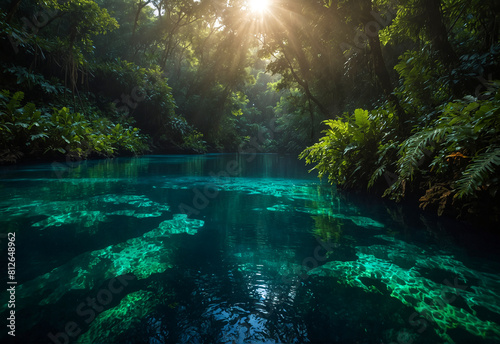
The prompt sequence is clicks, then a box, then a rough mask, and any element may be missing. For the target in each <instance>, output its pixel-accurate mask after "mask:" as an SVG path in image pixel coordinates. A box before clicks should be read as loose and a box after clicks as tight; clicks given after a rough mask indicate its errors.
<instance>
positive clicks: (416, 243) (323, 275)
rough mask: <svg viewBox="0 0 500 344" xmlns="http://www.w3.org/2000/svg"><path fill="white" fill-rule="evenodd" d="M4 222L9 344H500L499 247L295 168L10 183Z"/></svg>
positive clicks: (177, 161) (283, 161)
mask: <svg viewBox="0 0 500 344" xmlns="http://www.w3.org/2000/svg"><path fill="white" fill-rule="evenodd" d="M0 215H1V216H0V228H1V233H0V256H1V260H2V264H3V266H4V267H5V268H4V270H3V271H4V273H3V274H2V278H1V283H2V284H3V286H4V292H3V293H2V297H3V300H4V302H3V303H2V318H3V319H4V320H3V321H4V325H3V331H2V332H1V333H0V342H2V343H4V342H6V343H7V342H18V343H66V344H68V343H131V344H132V343H148V344H157V343H158V344H159V343H229V344H232V343H377V344H380V343H386V344H389V343H397V344H411V343H500V269H499V268H500V260H499V252H498V249H497V248H498V240H497V238H496V237H495V236H485V235H483V234H481V233H482V231H481V229H480V228H474V227H470V226H466V225H464V224H462V223H460V222H457V221H454V220H450V219H445V218H438V217H436V216H433V215H432V214H429V213H425V212H422V211H420V210H419V209H416V208H415V207H407V206H405V205H401V204H394V203H392V202H389V201H386V200H380V199H377V198H373V197H370V196H368V195H364V194H352V193H351V194H350V193H345V192H337V191H336V190H335V188H332V187H331V186H329V185H326V184H324V183H321V181H319V180H318V179H317V178H316V177H315V175H314V174H308V173H307V168H306V167H304V166H303V162H301V161H297V159H296V157H294V156H278V155H272V154H269V155H266V154H262V155H231V154H227V155H223V154H214V155H205V156H145V157H139V158H123V159H114V160H99V161H86V162H80V163H73V162H67V163H65V162H59V163H52V164H34V165H19V166H11V167H5V168H2V169H0ZM8 233H15V234H14V235H13V234H8ZM14 236H15V237H14ZM14 238H15V240H14ZM13 247H15V251H13ZM9 259H10V261H11V262H15V266H14V265H10V266H9V265H8V263H9ZM12 286H14V288H13V290H15V292H12V293H11V292H9V291H8V290H7V289H8V288H12ZM11 290H12V289H11ZM12 295H13V296H12ZM9 300H10V301H12V302H10V303H9V302H8V301H9ZM12 305H15V308H14V307H13V306H12ZM9 307H10V308H9ZM11 310H15V313H14V318H15V320H14V323H15V337H13V336H11V335H9V331H12V327H11V328H9V327H7V326H6V325H9V324H10V323H11V320H9V319H7V318H8V317H10V313H9V312H10V311H11Z"/></svg>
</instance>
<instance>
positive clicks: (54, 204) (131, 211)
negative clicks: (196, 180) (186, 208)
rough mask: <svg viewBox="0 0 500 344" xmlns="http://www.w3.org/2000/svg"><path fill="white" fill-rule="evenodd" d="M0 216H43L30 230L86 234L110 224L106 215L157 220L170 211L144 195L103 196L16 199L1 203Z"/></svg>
mask: <svg viewBox="0 0 500 344" xmlns="http://www.w3.org/2000/svg"><path fill="white" fill-rule="evenodd" d="M0 205H3V206H4V207H2V208H1V209H0V214H2V215H4V216H6V217H24V218H26V217H34V216H46V217H47V218H46V219H44V220H40V221H37V222H35V223H33V224H32V225H31V226H32V227H37V228H39V229H40V230H45V229H48V228H53V227H60V226H62V225H75V226H76V228H77V231H81V230H85V231H87V232H88V231H89V228H92V227H97V226H98V224H99V223H100V222H106V221H109V216H112V215H114V216H130V217H135V218H139V219H141V218H148V217H160V216H162V214H163V213H164V212H167V211H169V210H170V207H169V206H168V205H166V204H161V203H158V202H155V201H152V200H151V199H149V198H148V197H146V196H143V195H117V194H106V195H102V196H95V197H92V198H89V199H85V200H81V199H74V200H67V201H54V200H39V199H33V198H23V197H17V198H14V199H13V200H10V201H3V202H1V204H0Z"/></svg>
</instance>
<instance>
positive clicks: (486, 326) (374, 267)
mask: <svg viewBox="0 0 500 344" xmlns="http://www.w3.org/2000/svg"><path fill="white" fill-rule="evenodd" d="M379 237H380V238H381V239H387V240H388V241H392V242H394V244H395V245H394V246H389V245H387V246H382V245H373V246H368V247H356V249H357V250H358V252H357V253H356V255H357V256H358V259H357V260H355V261H331V262H328V263H326V264H324V265H322V266H321V267H318V268H316V269H313V270H311V271H309V274H310V275H316V276H330V277H334V278H336V279H338V280H339V281H341V282H342V283H345V284H347V285H349V286H352V287H357V288H361V289H363V290H365V291H367V292H374V291H377V289H376V288H374V287H373V286H367V285H366V284H365V282H364V280H365V281H366V279H371V280H379V281H380V282H382V283H383V284H384V285H385V286H386V288H387V290H388V291H390V293H391V294H390V295H391V297H394V298H396V299H398V300H399V301H401V302H402V303H403V304H404V305H406V306H409V307H413V308H414V309H415V311H416V312H418V313H419V315H420V316H421V317H425V318H426V319H427V320H429V321H432V322H434V323H435V324H436V325H437V329H436V333H437V334H438V335H439V336H440V337H441V338H443V339H444V340H446V341H448V342H450V343H453V342H454V341H453V338H451V337H450V335H449V334H448V333H447V331H448V330H449V329H453V328H457V327H461V328H463V329H465V330H466V331H468V332H470V333H471V334H473V335H475V336H478V337H482V338H486V339H496V340H499V339H500V326H499V325H498V324H496V323H494V322H492V321H486V320H481V319H479V318H478V317H477V316H476V315H475V310H474V308H475V307H485V308H487V309H489V310H491V311H492V312H495V313H498V314H500V308H499V307H498V305H499V304H500V296H499V295H498V294H497V293H496V292H494V291H492V290H491V289H489V287H491V286H492V285H493V284H496V286H497V287H498V282H499V281H498V279H497V277H494V276H493V275H489V274H484V273H481V272H478V271H475V270H472V269H469V268H466V267H465V266H464V265H463V264H462V263H461V262H458V261H456V260H454V259H453V257H452V256H441V255H428V254H427V253H426V252H424V251H423V250H421V249H419V248H417V247H416V246H414V245H409V244H405V243H404V242H402V241H399V240H395V239H393V238H389V237H386V236H379ZM405 248H406V250H405ZM405 252H406V253H407V254H406V257H404V259H403V262H404V263H405V265H413V266H412V267H411V268H402V267H400V266H398V265H397V264H395V263H394V262H393V260H397V257H399V256H400V255H401V254H403V255H404V253H405ZM423 267H425V268H431V269H433V268H439V269H441V270H445V271H448V272H452V273H453V274H455V276H458V277H459V278H460V279H463V281H467V279H468V278H469V279H471V278H475V279H477V280H479V281H481V283H482V284H484V285H482V286H481V285H479V286H471V287H467V285H466V284H465V285H464V286H461V285H459V284H457V280H454V281H448V280H444V281H443V283H444V284H440V283H436V282H434V281H432V280H430V279H428V278H425V277H423V276H422V275H421V273H420V272H419V268H423ZM461 284H463V282H462V283H461ZM496 290H499V289H498V288H497V289H496ZM456 297H462V298H463V299H464V300H465V302H466V303H467V305H468V306H469V308H470V310H465V309H463V308H460V307H458V306H457V305H455V304H454V302H453V301H454V300H455V299H456Z"/></svg>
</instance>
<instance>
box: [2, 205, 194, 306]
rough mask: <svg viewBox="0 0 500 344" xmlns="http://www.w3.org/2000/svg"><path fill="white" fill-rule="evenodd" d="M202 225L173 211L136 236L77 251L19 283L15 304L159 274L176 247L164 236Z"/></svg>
mask: <svg viewBox="0 0 500 344" xmlns="http://www.w3.org/2000/svg"><path fill="white" fill-rule="evenodd" d="M203 225H204V222H203V221H202V220H197V219H189V218H188V217H187V216H186V215H184V214H177V215H174V218H173V219H171V220H167V221H164V222H162V223H161V224H160V225H159V226H158V228H155V229H153V230H152V231H150V232H146V233H145V234H143V235H142V236H140V237H137V238H132V239H129V240H127V241H125V242H121V243H118V244H116V245H111V246H108V247H106V248H103V249H100V250H96V251H91V252H86V253H84V254H81V255H79V256H77V257H75V258H73V259H72V260H70V261H69V262H68V263H66V264H64V265H62V266H60V267H57V268H55V269H53V270H52V271H50V272H48V273H46V274H44V275H41V276H39V277H37V278H35V279H33V280H31V281H28V282H26V283H23V284H22V285H20V286H19V287H18V289H17V293H16V296H17V301H18V303H17V307H18V308H22V307H23V304H24V302H23V299H30V298H33V295H36V299H37V300H38V304H39V305H47V304H53V303H55V302H57V301H58V300H60V299H61V298H62V297H63V296H64V295H65V294H66V293H68V292H69V291H70V290H83V289H87V290H90V289H92V288H94V287H96V286H97V285H98V284H99V283H101V282H102V281H105V280H108V279H111V278H113V277H116V276H120V275H124V274H133V275H134V276H136V277H137V278H138V279H145V278H148V277H149V276H151V275H152V274H156V273H162V272H164V271H166V270H167V269H169V268H171V267H172V263H171V261H170V257H171V256H172V254H173V252H174V251H175V250H176V247H173V245H172V244H170V242H169V241H168V237H169V236H171V235H176V234H181V233H187V234H191V235H193V234H195V233H196V232H197V231H198V229H200V228H201V227H202V226H203ZM4 308H5V306H4Z"/></svg>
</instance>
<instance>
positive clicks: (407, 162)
mask: <svg viewBox="0 0 500 344" xmlns="http://www.w3.org/2000/svg"><path fill="white" fill-rule="evenodd" d="M452 129H453V127H442V128H435V129H433V130H425V131H421V132H419V133H417V134H415V135H413V136H411V137H409V138H408V139H407V140H406V141H405V142H404V143H403V145H402V147H401V149H400V154H401V156H402V157H401V159H399V162H398V163H399V175H400V177H401V178H403V179H408V178H409V179H412V178H413V175H414V173H415V171H416V170H417V169H418V168H419V161H420V160H421V159H422V158H423V157H424V155H426V154H428V152H427V150H426V147H427V146H429V144H430V143H431V142H439V141H440V139H441V138H442V137H443V136H444V135H445V134H446V133H447V132H448V131H449V130H452Z"/></svg>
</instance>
